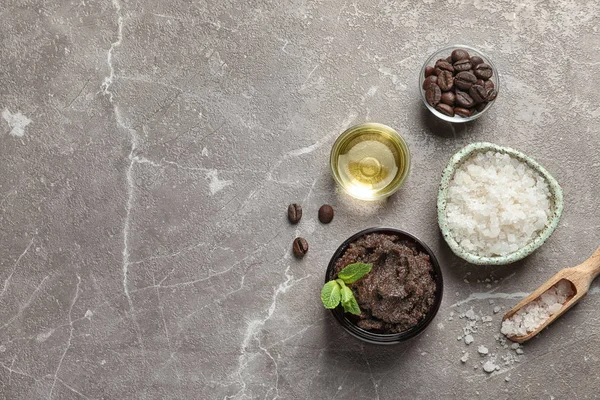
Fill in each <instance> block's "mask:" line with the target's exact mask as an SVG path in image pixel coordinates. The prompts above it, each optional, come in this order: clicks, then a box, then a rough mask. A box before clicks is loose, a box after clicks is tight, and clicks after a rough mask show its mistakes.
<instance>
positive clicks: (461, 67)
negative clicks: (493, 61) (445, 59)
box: [453, 59, 473, 72]
mask: <svg viewBox="0 0 600 400" xmlns="http://www.w3.org/2000/svg"><path fill="white" fill-rule="evenodd" d="M453 67H454V71H455V72H462V71H469V70H470V69H471V68H473V66H472V65H471V61H469V60H468V59H466V60H459V61H457V62H455V63H454V65H453Z"/></svg>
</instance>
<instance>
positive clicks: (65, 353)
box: [48, 275, 81, 400]
mask: <svg viewBox="0 0 600 400" xmlns="http://www.w3.org/2000/svg"><path fill="white" fill-rule="evenodd" d="M80 284H81V277H80V276H79V275H77V286H76V287H75V295H74V296H73V300H72V301H71V306H70V307H69V313H68V318H69V338H68V339H67V346H66V347H65V350H64V351H63V353H62V356H61V357H60V360H59V361H58V365H57V367H56V371H54V380H53V381H52V387H51V388H50V394H48V400H52V393H53V392H54V387H55V386H56V381H57V380H58V374H59V373H60V368H61V367H62V363H63V361H64V359H65V356H66V355H67V352H68V351H69V349H70V348H71V341H72V340H73V332H74V331H75V328H74V327H73V317H72V314H73V307H74V306H75V303H76V302H77V298H78V297H79V285H80Z"/></svg>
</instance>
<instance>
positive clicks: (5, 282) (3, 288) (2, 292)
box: [0, 239, 33, 298]
mask: <svg viewBox="0 0 600 400" xmlns="http://www.w3.org/2000/svg"><path fill="white" fill-rule="evenodd" d="M32 244H33V239H31V241H30V242H29V244H28V245H27V247H26V248H25V250H23V252H22V253H21V255H20V256H19V257H18V258H17V261H15V263H14V264H13V266H12V269H11V270H10V274H8V276H7V277H6V279H5V280H4V285H2V291H1V292H0V298H1V297H2V296H3V295H4V293H6V288H7V287H8V284H9V282H10V279H11V278H12V276H13V274H14V273H15V270H16V269H17V265H19V262H20V261H21V258H23V257H24V256H25V254H27V251H29V248H30V247H31V245H32Z"/></svg>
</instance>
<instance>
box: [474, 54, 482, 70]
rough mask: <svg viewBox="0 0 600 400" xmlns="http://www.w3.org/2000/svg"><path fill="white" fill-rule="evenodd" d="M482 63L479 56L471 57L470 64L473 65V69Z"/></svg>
mask: <svg viewBox="0 0 600 400" xmlns="http://www.w3.org/2000/svg"><path fill="white" fill-rule="evenodd" d="M481 63H483V59H482V58H481V57H479V56H473V57H471V64H472V65H473V68H475V67H476V66H477V65H479V64H481Z"/></svg>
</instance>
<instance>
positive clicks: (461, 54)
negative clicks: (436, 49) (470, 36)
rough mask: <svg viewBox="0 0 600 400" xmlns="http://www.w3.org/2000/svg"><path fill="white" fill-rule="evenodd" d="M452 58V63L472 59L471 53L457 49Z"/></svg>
mask: <svg viewBox="0 0 600 400" xmlns="http://www.w3.org/2000/svg"><path fill="white" fill-rule="evenodd" d="M450 56H451V57H452V61H454V62H457V61H460V60H468V59H469V58H470V56H469V52H468V51H466V50H464V49H456V50H454V51H453V52H452V54H451V55H450Z"/></svg>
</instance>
